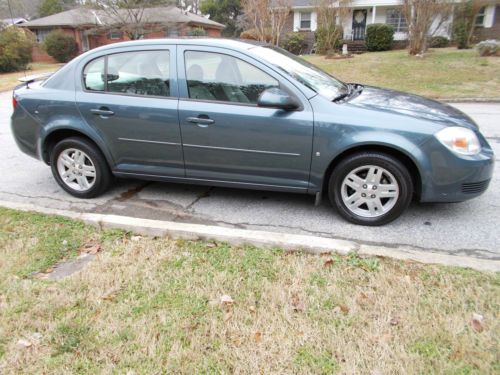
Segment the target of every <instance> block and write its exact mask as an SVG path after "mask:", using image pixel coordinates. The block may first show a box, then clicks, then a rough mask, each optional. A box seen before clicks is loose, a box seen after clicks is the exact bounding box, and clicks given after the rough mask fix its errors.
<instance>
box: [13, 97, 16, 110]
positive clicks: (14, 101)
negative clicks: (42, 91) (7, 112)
mask: <svg viewBox="0 0 500 375" xmlns="http://www.w3.org/2000/svg"><path fill="white" fill-rule="evenodd" d="M12 107H13V108H14V109H16V107H17V100H16V98H15V97H12Z"/></svg>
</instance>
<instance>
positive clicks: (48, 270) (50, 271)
mask: <svg viewBox="0 0 500 375" xmlns="http://www.w3.org/2000/svg"><path fill="white" fill-rule="evenodd" d="M52 272H54V269H53V268H47V269H46V270H45V272H44V273H52Z"/></svg>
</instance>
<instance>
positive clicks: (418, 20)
mask: <svg viewBox="0 0 500 375" xmlns="http://www.w3.org/2000/svg"><path fill="white" fill-rule="evenodd" d="M450 7H451V4H450V2H449V1H447V0H403V7H402V11H403V15H404V17H405V18H406V22H407V24H408V53H409V54H410V55H422V54H424V53H425V52H426V51H427V47H428V46H427V40H428V37H429V34H430V31H431V26H432V22H433V20H434V17H435V16H436V15H438V14H445V13H447V12H449V9H450Z"/></svg>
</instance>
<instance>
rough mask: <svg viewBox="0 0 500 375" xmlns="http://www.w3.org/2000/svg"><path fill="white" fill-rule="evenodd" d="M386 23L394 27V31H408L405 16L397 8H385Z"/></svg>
mask: <svg viewBox="0 0 500 375" xmlns="http://www.w3.org/2000/svg"><path fill="white" fill-rule="evenodd" d="M386 14H387V16H386V23H387V24H388V25H391V26H392V27H393V28H394V32H396V33H406V32H408V24H407V23H406V18H405V17H404V15H403V13H402V12H401V10H399V9H387V13H386Z"/></svg>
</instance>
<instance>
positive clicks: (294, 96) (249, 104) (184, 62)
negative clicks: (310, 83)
mask: <svg viewBox="0 0 500 375" xmlns="http://www.w3.org/2000/svg"><path fill="white" fill-rule="evenodd" d="M186 52H205V53H215V54H219V55H225V56H229V57H232V58H234V59H238V60H241V61H243V62H245V63H247V64H248V65H250V66H253V67H254V68H255V69H258V70H260V71H261V72H262V73H264V74H266V75H268V76H269V77H271V78H272V79H274V80H275V81H276V82H278V88H279V89H280V90H283V91H286V92H287V93H288V94H289V95H290V96H292V97H293V98H295V99H296V100H297V102H298V103H300V106H299V108H297V109H295V110H294V111H293V112H299V111H302V110H303V109H304V107H303V105H302V101H301V100H299V98H297V95H295V94H294V93H292V92H290V90H289V89H288V88H287V87H283V85H282V83H281V81H280V80H279V79H277V78H276V77H273V76H272V75H271V74H269V73H267V72H265V71H263V70H262V69H261V68H259V67H256V66H255V65H254V64H251V63H249V62H248V61H245V60H244V59H242V58H239V57H236V56H233V55H231V54H229V53H223V52H214V51H206V50H202V49H198V50H194V49H184V51H182V57H183V59H182V60H183V67H182V68H183V69H184V82H185V85H186V92H187V95H188V96H187V97H181V96H180V95H179V100H186V101H190V102H201V103H215V104H226V105H227V104H229V105H238V106H245V107H255V108H262V109H273V108H266V107H259V105H258V104H257V103H240V102H231V101H225V100H210V99H196V98H190V97H189V87H188V84H187V82H188V79H187V69H186Z"/></svg>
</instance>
